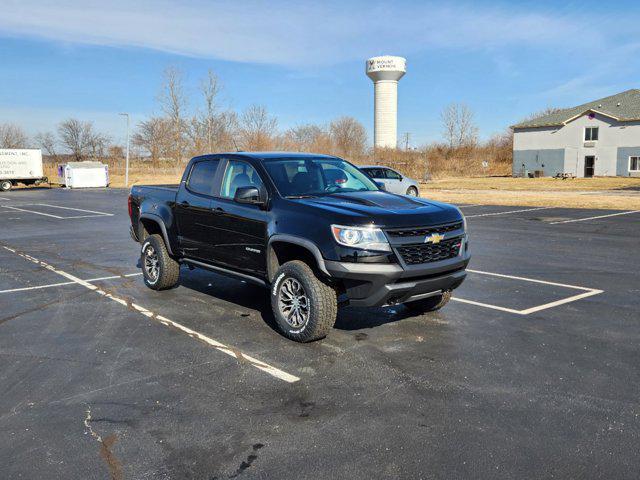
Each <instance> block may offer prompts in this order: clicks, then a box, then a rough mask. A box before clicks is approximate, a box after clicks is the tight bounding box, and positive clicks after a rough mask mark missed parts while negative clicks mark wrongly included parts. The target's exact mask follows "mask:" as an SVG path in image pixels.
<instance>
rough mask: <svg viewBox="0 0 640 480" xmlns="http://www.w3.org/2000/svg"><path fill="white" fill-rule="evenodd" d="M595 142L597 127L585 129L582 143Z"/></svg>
mask: <svg viewBox="0 0 640 480" xmlns="http://www.w3.org/2000/svg"><path fill="white" fill-rule="evenodd" d="M596 140H598V127H585V129H584V141H585V142H595V141H596Z"/></svg>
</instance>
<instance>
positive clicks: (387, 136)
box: [367, 55, 407, 148]
mask: <svg viewBox="0 0 640 480" xmlns="http://www.w3.org/2000/svg"><path fill="white" fill-rule="evenodd" d="M406 63H407V60H406V59H405V58H402V57H392V56H389V55H384V56H382V57H372V58H370V59H369V60H367V76H368V77H369V78H370V79H371V80H373V88H374V95H375V104H374V122H373V136H374V142H373V144H374V146H375V147H382V148H396V147H397V143H398V80H400V79H401V78H402V76H403V75H404V74H405V72H406V71H407V67H406Z"/></svg>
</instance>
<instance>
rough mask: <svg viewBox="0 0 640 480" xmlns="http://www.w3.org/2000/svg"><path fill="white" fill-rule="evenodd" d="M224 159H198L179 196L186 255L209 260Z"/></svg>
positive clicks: (178, 215) (180, 228) (178, 217)
mask: <svg viewBox="0 0 640 480" xmlns="http://www.w3.org/2000/svg"><path fill="white" fill-rule="evenodd" d="M219 167H220V159H217V158H214V159H211V158H210V159H203V160H200V161H197V162H194V163H193V164H192V165H191V170H190V172H189V174H188V176H187V179H186V181H185V185H184V186H181V188H180V190H179V192H178V196H177V198H176V207H175V212H176V222H177V224H178V241H179V242H180V250H181V251H182V255H184V256H185V257H191V258H196V259H200V260H206V259H207V258H208V257H209V256H210V255H211V252H210V250H211V233H212V229H213V228H214V225H213V223H212V220H213V217H212V214H211V208H212V207H211V199H212V198H213V194H214V193H215V188H216V178H217V175H218V169H219Z"/></svg>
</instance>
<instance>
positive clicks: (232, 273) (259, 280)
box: [181, 258, 267, 287]
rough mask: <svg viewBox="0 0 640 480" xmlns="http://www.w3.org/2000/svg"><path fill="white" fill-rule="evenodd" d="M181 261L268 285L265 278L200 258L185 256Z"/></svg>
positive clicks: (264, 285)
mask: <svg viewBox="0 0 640 480" xmlns="http://www.w3.org/2000/svg"><path fill="white" fill-rule="evenodd" d="M181 263H188V264H191V265H195V266H197V267H201V268H205V269H207V270H211V271H214V272H218V273H222V274H224V275H229V276H231V277H236V278H240V279H242V280H247V281H249V282H251V283H255V284H257V285H261V286H263V287H266V286H267V282H265V281H264V280H262V279H260V278H257V277H252V276H251V275H247V274H245V273H240V272H234V271H233V270H228V269H226V268H223V267H218V266H216V265H211V264H209V263H205V262H200V261H198V260H193V259H191V258H183V259H181Z"/></svg>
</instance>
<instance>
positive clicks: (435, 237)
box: [424, 233, 444, 244]
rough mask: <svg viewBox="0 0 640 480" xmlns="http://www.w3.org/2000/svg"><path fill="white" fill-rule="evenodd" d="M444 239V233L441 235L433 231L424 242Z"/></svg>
mask: <svg viewBox="0 0 640 480" xmlns="http://www.w3.org/2000/svg"><path fill="white" fill-rule="evenodd" d="M442 240H444V235H440V234H439V233H432V234H431V235H429V236H428V237H426V238H425V239H424V243H433V244H436V243H440V242H441V241H442Z"/></svg>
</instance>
